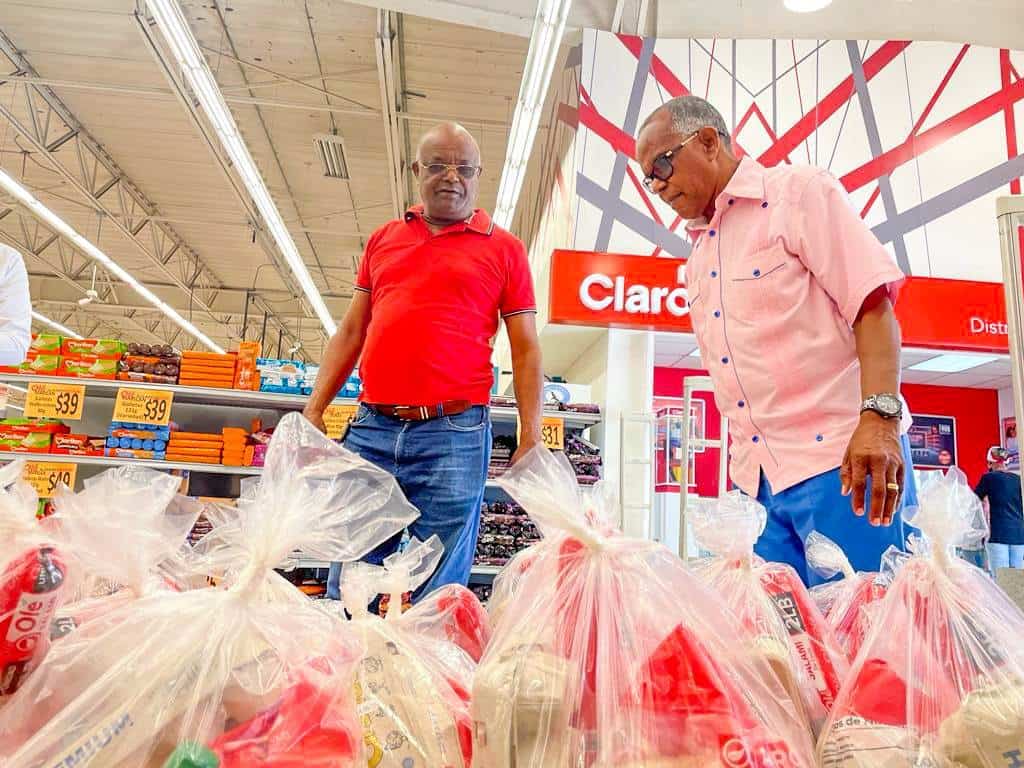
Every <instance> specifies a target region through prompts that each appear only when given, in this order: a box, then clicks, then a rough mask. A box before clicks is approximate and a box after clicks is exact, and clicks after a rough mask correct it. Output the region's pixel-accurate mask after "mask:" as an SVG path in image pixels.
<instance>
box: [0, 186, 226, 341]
mask: <svg viewBox="0 0 1024 768" xmlns="http://www.w3.org/2000/svg"><path fill="white" fill-rule="evenodd" d="M0 187H3V188H4V189H5V190H7V192H9V193H10V194H11V195H12V196H13V197H14V199H15V200H17V201H18V202H19V203H21V204H22V205H23V206H25V208H27V209H28V210H29V211H30V212H31V213H32V215H34V216H35V217H36V218H37V219H40V220H41V221H43V222H45V223H46V225H47V226H49V227H50V228H51V229H52V230H53V231H54V232H56V233H58V234H59V235H62V236H63V237H64V238H65V239H67V240H68V242H70V243H71V244H72V245H74V246H75V247H76V248H77V249H78V250H80V251H81V252H82V253H84V254H86V255H87V256H90V257H91V258H93V259H95V260H96V261H98V262H99V263H100V264H102V265H103V268H104V269H105V270H107V272H110V273H111V274H112V275H115V276H116V277H117V278H118V279H119V280H121V281H122V282H123V283H126V284H127V285H128V286H129V287H130V288H131V289H132V290H133V291H135V292H136V293H137V294H139V296H141V297H142V298H143V299H145V300H146V301H148V302H149V303H150V304H152V305H153V306H154V307H156V308H157V309H159V310H160V311H161V312H163V313H164V314H165V315H166V316H167V317H169V318H170V319H171V320H173V321H174V322H175V323H176V324H177V325H178V326H179V327H180V328H181V329H182V330H183V331H185V332H186V333H187V334H189V335H190V336H194V337H195V339H196V341H198V342H200V343H201V344H203V346H206V347H208V348H209V349H211V350H213V351H214V352H218V353H221V354H223V352H224V350H223V349H222V348H221V347H219V346H218V345H216V344H214V343H213V340H212V339H210V338H209V337H208V336H207V335H206V334H205V333H203V332H202V331H200V330H199V329H198V328H196V327H195V326H194V325H192V323H190V322H189V321H188V320H186V319H185V318H184V317H182V316H181V315H179V314H178V313H177V312H176V311H175V310H174V309H173V308H172V307H171V306H170V305H169V304H167V302H165V301H163V300H161V299H160V297H159V296H157V295H156V294H155V293H153V292H152V291H151V290H149V288H147V287H146V286H144V285H143V284H142V283H140V282H139V281H138V280H136V279H135V278H134V277H132V276H131V274H129V273H128V272H127V271H126V270H125V269H124V268H122V267H121V265H120V264H118V263H117V262H116V261H114V260H113V259H112V258H110V257H109V256H107V254H105V253H104V252H103V251H101V250H100V249H99V248H97V247H96V246H95V245H93V244H92V243H91V242H90V241H89V240H86V239H85V238H84V237H82V235H80V234H78V232H77V231H75V229H74V228H73V227H72V226H71V225H70V224H68V223H67V222H66V221H64V219H62V218H61V217H60V216H58V215H57V214H56V213H54V212H53V211H51V210H50V209H49V208H47V207H46V206H45V205H43V204H42V203H41V202H39V200H38V199H36V197H35V195H33V194H32V193H31V192H29V191H28V190H27V189H25V187H23V186H21V184H19V183H18V182H17V181H15V180H14V178H13V177H11V176H9V175H8V174H7V173H6V172H4V171H3V170H0ZM33 317H35V313H34V314H33ZM36 319H37V320H39V322H44V320H43V317H42V315H39V317H36ZM48 322H52V321H48ZM78 338H81V337H80V336H79V337H78Z"/></svg>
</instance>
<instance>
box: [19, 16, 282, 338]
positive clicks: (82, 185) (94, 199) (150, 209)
mask: <svg viewBox="0 0 1024 768" xmlns="http://www.w3.org/2000/svg"><path fill="white" fill-rule="evenodd" d="M0 52H2V53H3V54H4V56H5V57H6V58H7V59H8V60H9V61H10V63H11V66H12V67H13V68H14V72H13V74H12V75H10V76H8V77H7V78H6V79H4V80H0V116H2V117H3V118H4V119H6V120H7V122H8V123H9V124H10V126H11V127H12V128H13V129H14V130H15V131H17V133H18V134H19V135H21V137H22V138H23V139H24V140H25V141H26V142H27V143H28V144H29V145H30V147H31V152H32V154H33V155H38V156H39V157H40V158H42V160H43V162H45V163H46V164H47V165H49V166H50V167H51V168H53V170H55V171H56V172H57V173H58V174H60V175H61V176H62V177H63V178H64V180H65V181H66V182H67V183H68V184H69V185H70V186H71V187H73V188H74V189H75V190H76V191H77V192H78V193H79V194H80V195H81V197H82V198H83V199H84V200H85V202H87V203H88V204H89V205H90V206H91V207H92V208H93V209H94V210H96V211H97V213H98V214H100V215H101V216H102V217H103V218H102V220H103V221H104V222H108V221H109V222H110V223H111V224H112V225H113V226H114V228H115V229H117V230H118V231H119V232H120V233H121V234H122V235H123V236H124V237H125V238H126V239H127V240H128V241H129V242H131V243H132V244H133V245H134V246H135V248H136V250H138V251H139V253H141V254H142V255H143V256H145V257H146V259H147V260H148V261H149V262H150V264H151V265H152V269H153V270H154V271H156V272H158V273H159V274H161V275H162V276H163V277H165V278H166V279H167V280H168V281H169V282H171V283H172V284H173V285H174V286H175V287H177V288H178V289H180V290H181V291H182V292H183V293H184V294H185V295H186V297H187V299H188V302H189V306H190V307H191V308H192V309H194V310H195V311H196V312H198V313H199V314H201V315H204V316H206V317H207V318H209V320H210V321H212V322H213V323H214V324H215V325H216V326H218V331H217V332H216V335H218V336H221V337H222V338H226V339H227V340H229V342H233V341H236V340H238V339H239V338H240V330H241V329H240V327H238V326H235V325H232V324H230V323H226V322H225V321H224V320H223V319H222V317H221V316H220V315H219V314H218V313H217V312H216V311H215V310H214V309H213V302H214V300H215V299H216V297H217V295H218V290H219V288H220V286H221V282H220V280H219V279H218V278H217V276H216V275H215V274H214V272H213V271H212V270H211V269H210V268H209V266H208V265H207V264H206V263H205V262H204V261H203V260H202V258H201V257H200V256H199V254H198V253H197V252H196V251H195V250H194V249H193V248H192V247H191V246H190V245H189V244H188V243H187V242H186V241H185V239H184V238H183V237H182V236H181V235H179V234H178V233H177V232H176V231H175V230H174V228H173V227H171V226H170V225H169V224H167V223H166V222H164V221H161V220H160V218H161V217H160V213H159V210H158V208H157V206H156V204H155V203H153V202H152V201H151V200H149V198H147V197H146V195H145V194H144V193H143V192H142V190H141V189H139V187H138V186H137V185H136V184H134V183H133V182H132V181H131V179H129V178H128V176H127V174H125V172H124V171H122V170H121V168H120V167H119V166H118V165H117V163H116V162H114V159H113V158H112V157H111V156H110V155H109V154H108V153H107V151H106V150H105V149H104V148H103V146H102V145H101V144H100V143H99V142H98V141H96V140H95V139H94V138H93V137H92V136H91V135H90V134H89V133H88V131H87V130H86V129H85V128H84V126H82V124H81V123H80V122H79V121H78V120H77V118H75V116H74V115H73V114H72V113H71V111H70V110H69V109H68V108H67V106H66V105H65V104H64V103H63V102H62V101H61V100H60V99H59V98H58V97H57V95H56V94H55V93H54V92H53V91H52V90H51V89H50V88H49V87H47V86H43V85H37V84H33V83H29V82H21V81H19V79H18V78H19V76H20V75H26V76H29V77H38V72H36V70H35V69H34V68H33V67H32V65H31V64H30V63H29V62H28V60H27V59H25V57H24V56H23V55H22V54H21V52H20V51H19V50H18V49H17V47H16V46H15V45H14V43H13V42H12V41H11V40H10V38H9V37H7V35H6V34H5V33H4V32H3V31H2V30H0ZM18 98H20V99H22V103H24V105H25V108H26V110H27V111H26V114H27V115H28V116H29V117H28V121H29V124H25V123H23V122H22V121H21V120H19V119H18V117H17V115H15V114H14V112H13V111H12V110H11V109H9V108H8V107H7V106H6V105H7V104H13V103H15V101H14V99H18ZM52 234H53V233H51V236H52ZM34 250H35V249H31V250H30V252H32V253H34ZM66 250H67V248H65V251H66ZM79 257H80V258H82V259H84V262H83V263H80V264H76V265H69V266H72V269H69V270H65V271H63V272H55V274H58V276H61V277H70V279H71V280H72V281H77V280H78V279H79V278H81V276H82V275H83V274H84V273H85V272H86V271H88V270H89V268H90V267H92V266H93V265H94V264H95V261H93V260H92V259H88V258H87V257H83V256H82V255H81V254H79ZM140 279H143V282H145V280H144V278H140ZM254 302H255V303H256V304H257V305H258V306H259V307H260V309H261V310H262V311H264V312H265V313H267V314H268V315H269V316H270V317H272V318H273V317H274V312H273V310H272V309H271V308H270V307H269V305H267V304H266V302H264V301H263V300H262V299H261V298H260V297H259V296H254ZM275 325H277V326H278V328H279V329H283V331H284V333H285V335H286V338H290V339H294V335H293V334H292V332H291V331H290V330H288V328H287V326H286V325H285V324H284V323H283V322H281V321H280V320H277V319H276V318H275ZM174 327H175V328H176V329H177V326H176V325H175V326H174ZM174 335H175V338H177V337H178V336H177V334H174Z"/></svg>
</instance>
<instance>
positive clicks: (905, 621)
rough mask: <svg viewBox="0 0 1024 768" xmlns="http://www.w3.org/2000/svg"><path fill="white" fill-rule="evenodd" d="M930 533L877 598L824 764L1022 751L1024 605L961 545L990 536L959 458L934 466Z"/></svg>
mask: <svg viewBox="0 0 1024 768" xmlns="http://www.w3.org/2000/svg"><path fill="white" fill-rule="evenodd" d="M918 496H919V503H920V506H919V508H918V509H917V510H916V512H915V513H914V515H913V516H912V517H908V520H907V522H908V523H910V524H911V525H914V526H915V527H917V528H919V529H920V530H921V532H922V534H923V539H921V540H916V541H914V542H913V543H912V548H913V551H914V556H913V557H911V558H909V559H908V560H907V561H906V562H904V563H903V565H902V567H901V568H900V570H899V572H898V573H897V574H896V577H895V579H894V580H893V583H892V585H891V586H890V587H889V590H888V594H887V595H886V597H885V599H884V600H883V601H882V602H881V603H879V604H878V608H877V615H876V617H875V620H874V621H873V622H872V628H871V630H870V632H869V634H868V637H867V638H866V640H865V643H864V646H863V648H861V651H860V653H859V655H858V656H857V659H856V661H855V662H854V665H853V669H852V670H851V673H850V675H849V677H848V680H847V682H846V683H845V685H844V686H843V690H842V693H841V694H840V696H839V699H838V701H837V702H836V706H835V708H834V709H833V712H832V717H831V718H830V720H829V723H828V727H827V729H826V731H825V733H823V735H822V739H821V742H820V744H819V747H818V750H819V760H820V764H821V766H823V768H867V767H868V766H870V768H902V767H903V766H906V767H907V768H917V767H918V766H928V767H931V766H938V767H939V768H992V767H993V766H999V767H1000V768H1003V767H1009V766H1015V765H1019V764H1020V762H1021V760H1022V755H1024V652H1021V651H1020V650H1019V647H1020V641H1019V638H1021V637H1022V636H1024V614H1022V613H1021V612H1020V610H1019V609H1018V608H1017V607H1016V606H1015V605H1014V604H1013V603H1012V602H1011V601H1010V599H1009V598H1008V597H1007V596H1006V594H1004V593H1003V592H1002V590H1000V589H999V587H997V586H996V584H995V582H993V581H992V579H991V578H989V577H988V576H987V574H985V573H984V572H983V571H981V570H979V569H978V568H976V567H974V566H973V565H970V564H969V563H967V562H965V561H963V560H961V559H959V558H957V557H956V555H955V549H956V547H958V546H961V547H971V546H977V545H979V544H980V543H981V542H982V541H983V540H984V538H985V536H986V535H987V526H986V523H985V519H984V515H983V512H982V507H981V502H980V501H979V500H978V498H977V497H976V496H975V495H974V494H973V493H972V492H971V489H970V487H969V486H968V485H967V480H966V477H964V475H963V473H962V472H960V471H959V470H958V469H951V470H949V472H948V473H947V474H946V475H945V476H943V475H942V473H939V472H935V473H930V474H929V476H928V478H927V480H926V481H925V483H924V484H923V485H922V487H921V489H920V491H919V494H918Z"/></svg>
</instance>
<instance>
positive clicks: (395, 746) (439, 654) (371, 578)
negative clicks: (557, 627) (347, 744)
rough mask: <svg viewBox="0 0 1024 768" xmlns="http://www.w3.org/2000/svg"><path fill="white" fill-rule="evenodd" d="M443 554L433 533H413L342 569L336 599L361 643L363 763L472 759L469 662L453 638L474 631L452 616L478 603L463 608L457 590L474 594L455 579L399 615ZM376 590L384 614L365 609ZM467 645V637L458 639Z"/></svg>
mask: <svg viewBox="0 0 1024 768" xmlns="http://www.w3.org/2000/svg"><path fill="white" fill-rule="evenodd" d="M442 553H443V546H442V544H441V540H440V539H439V538H438V537H437V536H432V537H431V538H430V539H428V540H427V541H426V542H420V541H418V540H416V539H413V540H412V542H411V543H410V544H409V546H408V547H407V548H406V549H405V550H404V551H402V552H399V553H396V554H394V555H391V556H390V557H388V558H386V559H385V560H384V564H383V566H382V567H381V566H373V565H368V564H365V563H355V564H353V565H350V566H347V567H346V568H345V569H344V572H343V574H342V582H341V591H342V600H343V602H344V605H345V609H346V610H347V611H348V612H349V614H350V615H351V616H352V625H351V626H352V628H353V630H354V632H355V634H356V635H357V636H358V637H359V638H360V639H361V640H362V643H363V646H364V649H365V650H364V655H363V657H362V659H361V661H360V663H359V669H358V674H357V680H356V685H355V699H356V706H357V707H358V711H359V715H360V722H361V725H362V728H363V739H364V743H365V745H366V748H367V751H368V755H367V757H368V761H369V765H370V766H374V767H375V768H408V766H440V767H443V768H469V766H470V764H471V760H472V739H471V735H470V734H471V728H470V726H471V721H470V716H469V691H470V688H471V685H472V680H473V672H474V670H475V668H476V662H475V661H474V659H473V658H472V656H471V655H470V654H469V653H467V652H466V651H465V650H463V648H462V647H461V645H460V643H459V638H472V637H473V636H474V635H476V634H479V632H478V631H476V630H475V629H474V630H473V631H471V632H470V633H463V632H462V631H461V628H460V625H459V623H457V622H458V621H459V620H461V619H464V618H467V617H469V616H471V615H472V614H473V613H475V614H476V615H479V614H480V613H482V610H483V609H482V608H479V610H478V611H475V612H473V611H467V608H468V605H469V604H468V602H467V601H466V600H465V599H459V598H457V597H456V594H457V592H458V591H460V590H461V591H462V592H464V593H466V594H467V595H468V597H469V598H472V600H474V601H475V600H476V598H475V597H473V596H472V593H469V591H468V590H466V589H465V587H461V586H457V585H455V586H452V587H443V588H442V589H440V590H436V591H435V592H433V593H431V594H430V595H428V596H426V598H425V599H424V600H421V601H420V602H419V603H417V604H416V605H415V606H413V607H412V608H411V609H409V610H408V611H406V612H405V613H403V612H402V609H401V606H402V600H401V596H402V595H403V594H404V593H406V592H410V591H412V590H415V589H416V588H417V587H419V585H420V584H422V583H423V582H424V581H426V580H427V578H429V576H430V574H431V573H433V571H434V569H435V568H436V567H437V564H438V563H439V562H440V559H441V555H442ZM381 592H387V593H389V594H390V595H391V600H390V601H389V603H388V612H387V615H386V617H385V618H381V617H380V616H377V615H373V614H370V613H369V611H367V605H368V604H369V603H370V602H371V601H372V600H373V599H374V598H375V597H376V596H377V595H378V594H379V593H381ZM439 592H440V593H444V594H442V595H438V593H439ZM445 595H447V598H448V599H444V597H445ZM477 606H479V603H477ZM445 614H447V615H448V616H449V619H445V618H444V616H445ZM461 614H464V615H461ZM451 619H455V621H451ZM452 629H455V630H459V631H457V632H449V630H452ZM449 635H451V637H449ZM467 644H468V645H472V644H473V643H471V642H466V641H463V642H462V645H467Z"/></svg>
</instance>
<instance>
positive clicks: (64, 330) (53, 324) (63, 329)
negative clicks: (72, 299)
mask: <svg viewBox="0 0 1024 768" xmlns="http://www.w3.org/2000/svg"><path fill="white" fill-rule="evenodd" d="M32 319H33V320H35V321H36V322H39V323H42V324H43V325H45V326H47V327H49V328H52V329H53V330H55V331H58V332H59V333H60V334H62V335H64V336H70V337H71V338H72V339H80V338H82V337H81V336H79V335H78V334H77V333H75V332H74V331H72V330H71V329H70V328H68V327H67V326H66V325H61V324H60V323H58V322H57V321H56V320H51V319H50V318H48V317H47V316H46V315H43V314H40V313H39V312H36V311H35V310H34V309H33V310H32Z"/></svg>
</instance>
